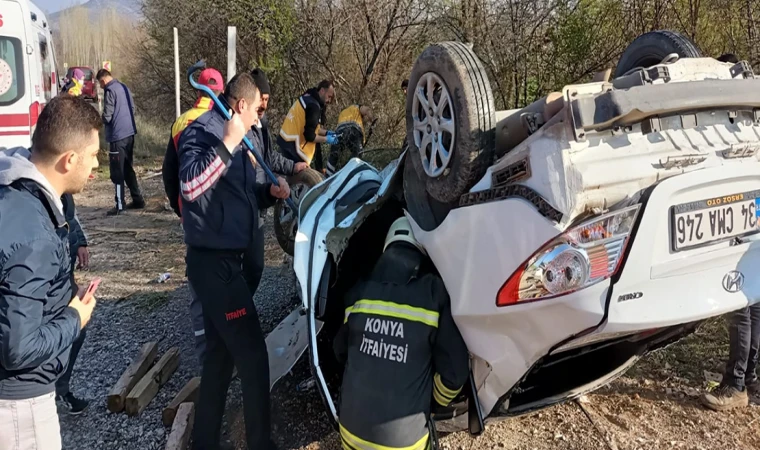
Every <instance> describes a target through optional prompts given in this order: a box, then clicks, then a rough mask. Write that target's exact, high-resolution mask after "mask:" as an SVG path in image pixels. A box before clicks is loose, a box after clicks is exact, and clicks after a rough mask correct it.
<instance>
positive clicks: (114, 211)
mask: <svg viewBox="0 0 760 450" xmlns="http://www.w3.org/2000/svg"><path fill="white" fill-rule="evenodd" d="M123 212H124V210H123V209H119V208H117V207H115V206H114V207H113V208H111V209H109V210H108V211H106V215H107V216H118V215H119V214H121V213H123Z"/></svg>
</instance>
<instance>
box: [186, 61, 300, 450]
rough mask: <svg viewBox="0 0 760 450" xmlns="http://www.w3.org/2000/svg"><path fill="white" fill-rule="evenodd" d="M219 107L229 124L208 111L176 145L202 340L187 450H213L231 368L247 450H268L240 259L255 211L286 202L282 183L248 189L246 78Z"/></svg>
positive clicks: (266, 410)
mask: <svg viewBox="0 0 760 450" xmlns="http://www.w3.org/2000/svg"><path fill="white" fill-rule="evenodd" d="M222 101H224V102H226V103H227V105H229V106H230V108H231V109H232V110H233V112H234V114H233V116H232V119H231V120H229V121H225V119H224V116H223V115H222V113H221V112H220V111H219V110H218V109H217V108H214V109H213V110H211V111H209V112H208V113H206V114H203V115H201V116H200V117H198V118H197V119H196V120H195V121H194V122H193V123H192V124H190V126H188V127H187V128H186V129H185V131H184V132H182V135H181V136H180V139H179V163H180V188H181V192H182V202H183V205H182V206H183V211H182V217H183V228H184V232H185V243H186V244H187V257H186V261H187V277H188V280H189V282H190V284H191V285H192V287H193V289H194V290H195V292H196V294H197V295H198V298H199V299H200V300H201V304H202V307H203V320H204V330H205V333H206V354H205V357H204V360H203V371H202V375H201V387H200V392H199V395H198V405H197V409H196V411H197V414H196V420H195V426H194V427H193V448H194V449H216V448H218V447H219V438H220V432H221V426H222V415H223V413H224V404H225V401H226V397H227V388H228V387H229V385H230V380H231V378H232V370H233V364H234V366H235V367H236V368H237V370H238V373H239V375H240V381H241V384H242V388H243V409H244V416H245V428H246V438H247V442H248V448H249V449H257V450H270V449H273V448H274V444H273V442H272V440H271V437H270V433H271V430H270V399H269V359H268V356H267V348H266V344H265V342H264V336H263V334H262V331H261V323H260V322H259V317H258V314H257V312H256V308H255V307H254V304H253V300H252V295H253V292H252V291H251V288H250V287H249V284H248V282H247V280H246V278H245V269H244V267H243V258H244V255H245V254H246V253H248V252H251V251H254V250H252V249H251V248H250V247H251V245H252V244H254V242H255V239H253V236H254V234H255V233H261V230H259V228H258V217H259V214H258V212H259V207H266V206H271V205H273V204H274V203H275V201H276V200H277V199H285V198H288V196H289V195H290V190H289V188H288V185H287V183H286V182H285V180H283V179H282V178H280V179H279V180H278V183H279V186H274V185H273V184H271V183H267V184H260V183H257V182H256V169H255V168H254V167H253V165H252V164H251V163H250V161H249V159H248V156H247V155H246V152H247V150H246V149H245V148H244V147H243V146H241V141H242V140H243V137H246V136H248V138H249V139H250V138H251V137H252V132H251V127H253V126H254V125H255V124H256V122H257V121H258V109H259V104H260V102H261V99H260V94H259V90H258V88H257V87H256V84H255V82H254V81H253V78H252V77H251V75H250V74H249V73H247V72H244V73H239V74H237V75H235V76H234V77H233V78H232V79H231V80H230V82H229V83H228V85H227V88H226V90H225V93H224V95H223V96H222Z"/></svg>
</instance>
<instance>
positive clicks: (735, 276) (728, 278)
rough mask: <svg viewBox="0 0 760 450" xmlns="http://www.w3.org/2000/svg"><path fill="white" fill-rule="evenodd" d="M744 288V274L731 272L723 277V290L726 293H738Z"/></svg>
mask: <svg viewBox="0 0 760 450" xmlns="http://www.w3.org/2000/svg"><path fill="white" fill-rule="evenodd" d="M742 287H744V274H742V273H741V272H738V271H736V270H732V271H730V272H728V273H727V274H725V275H724V276H723V289H725V290H726V291H727V292H739V291H740V290H741V289H742Z"/></svg>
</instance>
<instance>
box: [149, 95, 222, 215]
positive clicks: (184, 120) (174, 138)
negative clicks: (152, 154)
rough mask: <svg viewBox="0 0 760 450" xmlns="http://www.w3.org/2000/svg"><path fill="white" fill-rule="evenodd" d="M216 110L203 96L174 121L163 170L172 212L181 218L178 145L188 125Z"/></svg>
mask: <svg viewBox="0 0 760 450" xmlns="http://www.w3.org/2000/svg"><path fill="white" fill-rule="evenodd" d="M213 108H214V101H213V100H211V98H209V97H206V96H201V97H200V98H198V100H197V101H196V102H195V105H193V107H192V108H191V109H189V110H188V111H185V112H184V113H183V114H182V115H181V116H179V117H178V118H177V120H175V121H174V125H172V135H171V137H170V138H169V144H167V146H166V154H164V164H163V168H162V170H161V173H162V175H163V179H164V190H165V191H166V196H167V197H168V198H169V204H170V205H171V207H172V210H173V211H174V213H175V214H177V215H178V216H179V217H182V198H181V197H182V195H181V194H180V188H179V154H178V152H177V148H178V147H177V144H179V137H180V135H181V134H182V132H183V131H184V130H185V128H187V126H188V125H190V124H191V123H193V122H194V121H195V119H197V118H198V117H200V116H201V115H203V114H204V113H207V112H209V111H210V110H212V109H213Z"/></svg>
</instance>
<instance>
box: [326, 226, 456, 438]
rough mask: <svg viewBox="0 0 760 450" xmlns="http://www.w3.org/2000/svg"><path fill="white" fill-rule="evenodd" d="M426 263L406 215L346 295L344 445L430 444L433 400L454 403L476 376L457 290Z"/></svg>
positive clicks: (341, 355)
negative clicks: (452, 293) (458, 318)
mask: <svg viewBox="0 0 760 450" xmlns="http://www.w3.org/2000/svg"><path fill="white" fill-rule="evenodd" d="M426 263H427V265H428V267H429V262H428V261H427V257H426V256H425V253H424V249H423V248H422V246H421V244H420V243H419V242H417V240H416V239H415V238H414V235H413V234H412V228H411V226H410V225H409V220H408V219H406V217H402V218H400V219H397V220H396V221H395V222H394V223H393V225H391V228H390V230H389V231H388V234H387V236H386V238H385V248H384V253H383V254H382V256H381V257H380V259H379V260H378V262H377V264H376V265H375V267H374V269H373V270H372V273H371V274H370V276H369V279H368V280H366V281H362V282H360V283H358V284H357V285H356V286H354V287H353V288H352V289H351V290H349V292H348V294H347V295H346V305H345V306H346V307H347V308H346V312H345V322H344V325H343V327H342V328H341V329H340V331H339V333H338V336H337V337H336V339H335V352H336V356H337V357H338V360H339V361H345V362H346V367H345V371H344V374H343V386H342V389H341V395H340V398H341V403H340V418H339V421H340V436H341V440H342V443H343V448H348V449H351V450H354V449H359V450H365V449H385V450H393V449H400V448H403V449H406V450H426V449H428V448H429V446H430V440H431V439H433V440H434V436H431V435H430V432H431V431H432V432H434V427H432V425H431V424H430V413H431V403H432V402H435V404H436V405H437V406H440V407H445V406H448V405H449V404H450V403H451V401H452V400H454V398H455V397H456V396H457V395H458V394H459V392H460V390H461V389H462V386H463V385H464V383H465V382H466V381H467V379H468V376H469V360H468V358H469V356H468V352H467V347H466V346H465V343H464V341H463V340H462V336H461V335H460V334H459V330H458V329H457V327H456V324H455V323H454V320H453V319H452V317H451V312H450V305H449V295H448V293H447V292H446V288H445V286H444V284H443V281H442V280H441V278H439V277H438V276H436V275H434V274H433V273H431V270H430V269H427V268H425V266H426ZM368 405H371V407H370V408H368Z"/></svg>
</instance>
